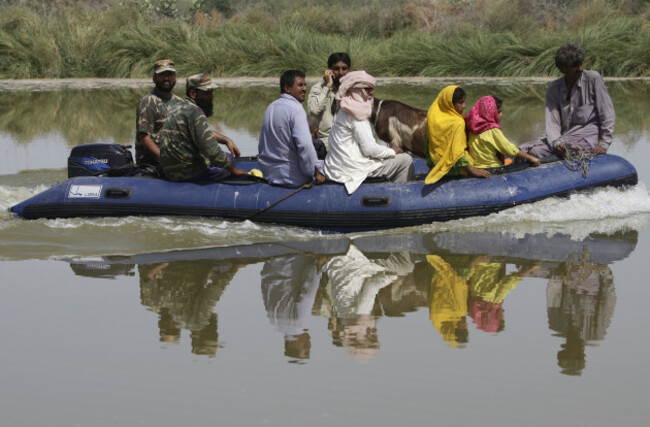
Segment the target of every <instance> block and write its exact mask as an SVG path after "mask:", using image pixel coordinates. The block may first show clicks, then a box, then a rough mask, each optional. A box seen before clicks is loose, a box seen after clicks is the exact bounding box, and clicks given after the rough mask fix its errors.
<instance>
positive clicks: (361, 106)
mask: <svg viewBox="0 0 650 427" xmlns="http://www.w3.org/2000/svg"><path fill="white" fill-rule="evenodd" d="M375 83H376V79H375V78H374V77H372V76H371V75H369V74H368V73H366V72H365V71H352V72H350V73H348V74H347V75H346V76H344V77H342V78H341V85H340V86H339V90H338V92H337V93H336V101H337V106H338V107H339V110H338V112H337V113H336V115H335V116H334V123H332V129H331V131H330V135H329V152H328V153H327V157H326V158H325V174H326V175H327V177H328V178H329V179H331V180H333V181H336V182H339V183H342V184H345V189H346V190H347V192H348V194H352V193H354V192H355V191H356V190H357V188H359V186H360V185H361V183H362V182H363V180H365V179H366V178H367V177H378V176H382V175H385V176H386V177H387V178H388V179H389V180H390V181H393V182H406V181H408V180H409V179H413V176H414V172H413V158H412V157H411V156H410V155H408V154H406V153H404V152H402V150H401V149H400V148H388V147H386V146H385V145H382V144H381V143H378V142H377V140H376V139H375V136H374V134H373V133H372V128H371V126H370V121H369V120H368V119H369V118H370V114H371V112H372V104H373V96H374V93H375Z"/></svg>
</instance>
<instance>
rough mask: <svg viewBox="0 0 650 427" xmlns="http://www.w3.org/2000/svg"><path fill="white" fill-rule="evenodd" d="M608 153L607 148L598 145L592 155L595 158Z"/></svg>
mask: <svg viewBox="0 0 650 427" xmlns="http://www.w3.org/2000/svg"><path fill="white" fill-rule="evenodd" d="M605 153H607V148H604V147H601V146H600V145H596V146H595V147H594V149H593V150H591V154H593V155H594V156H597V155H599V154H605Z"/></svg>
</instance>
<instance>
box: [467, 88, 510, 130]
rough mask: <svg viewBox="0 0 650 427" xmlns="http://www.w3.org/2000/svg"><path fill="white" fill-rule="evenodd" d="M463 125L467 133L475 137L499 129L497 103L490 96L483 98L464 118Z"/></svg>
mask: <svg viewBox="0 0 650 427" xmlns="http://www.w3.org/2000/svg"><path fill="white" fill-rule="evenodd" d="M465 123H467V127H468V128H469V131H470V132H471V133H473V134H475V135H478V134H480V133H483V132H485V131H486V130H490V129H494V128H501V126H499V111H498V108H497V103H496V102H495V101H494V98H493V97H492V96H484V97H483V98H481V99H479V100H478V101H476V104H474V106H473V107H472V108H471V109H470V110H469V112H468V113H467V115H466V116H465Z"/></svg>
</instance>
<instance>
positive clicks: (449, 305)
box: [427, 255, 468, 347]
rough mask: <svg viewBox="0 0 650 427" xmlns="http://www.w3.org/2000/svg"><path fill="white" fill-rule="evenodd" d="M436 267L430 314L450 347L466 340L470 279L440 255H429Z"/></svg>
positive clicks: (430, 261)
mask: <svg viewBox="0 0 650 427" xmlns="http://www.w3.org/2000/svg"><path fill="white" fill-rule="evenodd" d="M427 261H428V262H429V264H430V265H431V266H432V267H433V268H434V270H435V274H434V275H433V278H432V279H431V287H430V290H429V317H430V319H431V323H432V324H433V326H434V327H435V328H436V330H437V331H438V333H440V335H442V338H443V339H444V340H445V341H446V342H447V343H448V346H449V347H456V346H458V344H462V343H466V342H467V337H468V331H467V319H466V314H467V298H468V287H467V282H466V280H465V279H464V278H463V277H461V276H459V275H458V273H456V272H455V271H454V269H453V268H452V267H451V266H450V265H449V264H448V263H446V262H445V261H444V260H443V259H442V258H440V257H439V256H438V255H427Z"/></svg>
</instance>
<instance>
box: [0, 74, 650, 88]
mask: <svg viewBox="0 0 650 427" xmlns="http://www.w3.org/2000/svg"><path fill="white" fill-rule="evenodd" d="M558 77H559V76H558ZM558 77H377V83H378V84H379V85H389V84H395V85H409V86H427V85H435V84H451V83H462V84H466V85H478V84H491V85H507V84H513V83H515V84H531V85H535V84H547V83H548V82H550V81H552V80H554V79H556V78H558ZM319 80H320V77H308V78H307V83H308V84H310V85H311V84H314V83H316V82H318V81H319ZM214 81H215V82H216V83H217V85H218V86H219V87H227V88H241V87H256V86H257V87H270V86H276V85H277V84H278V82H279V78H278V77H223V78H215V79H214ZM605 81H608V82H615V81H617V82H625V81H644V82H650V77H605ZM184 83H185V82H184V78H183V77H180V76H179V78H178V85H179V86H183V85H184ZM152 85H153V84H152V82H151V79H120V78H115V79H110V78H71V79H0V91H16V90H29V91H40V90H45V91H49V90H61V89H82V90H83V89H125V88H126V89H128V88H141V87H147V86H152Z"/></svg>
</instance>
